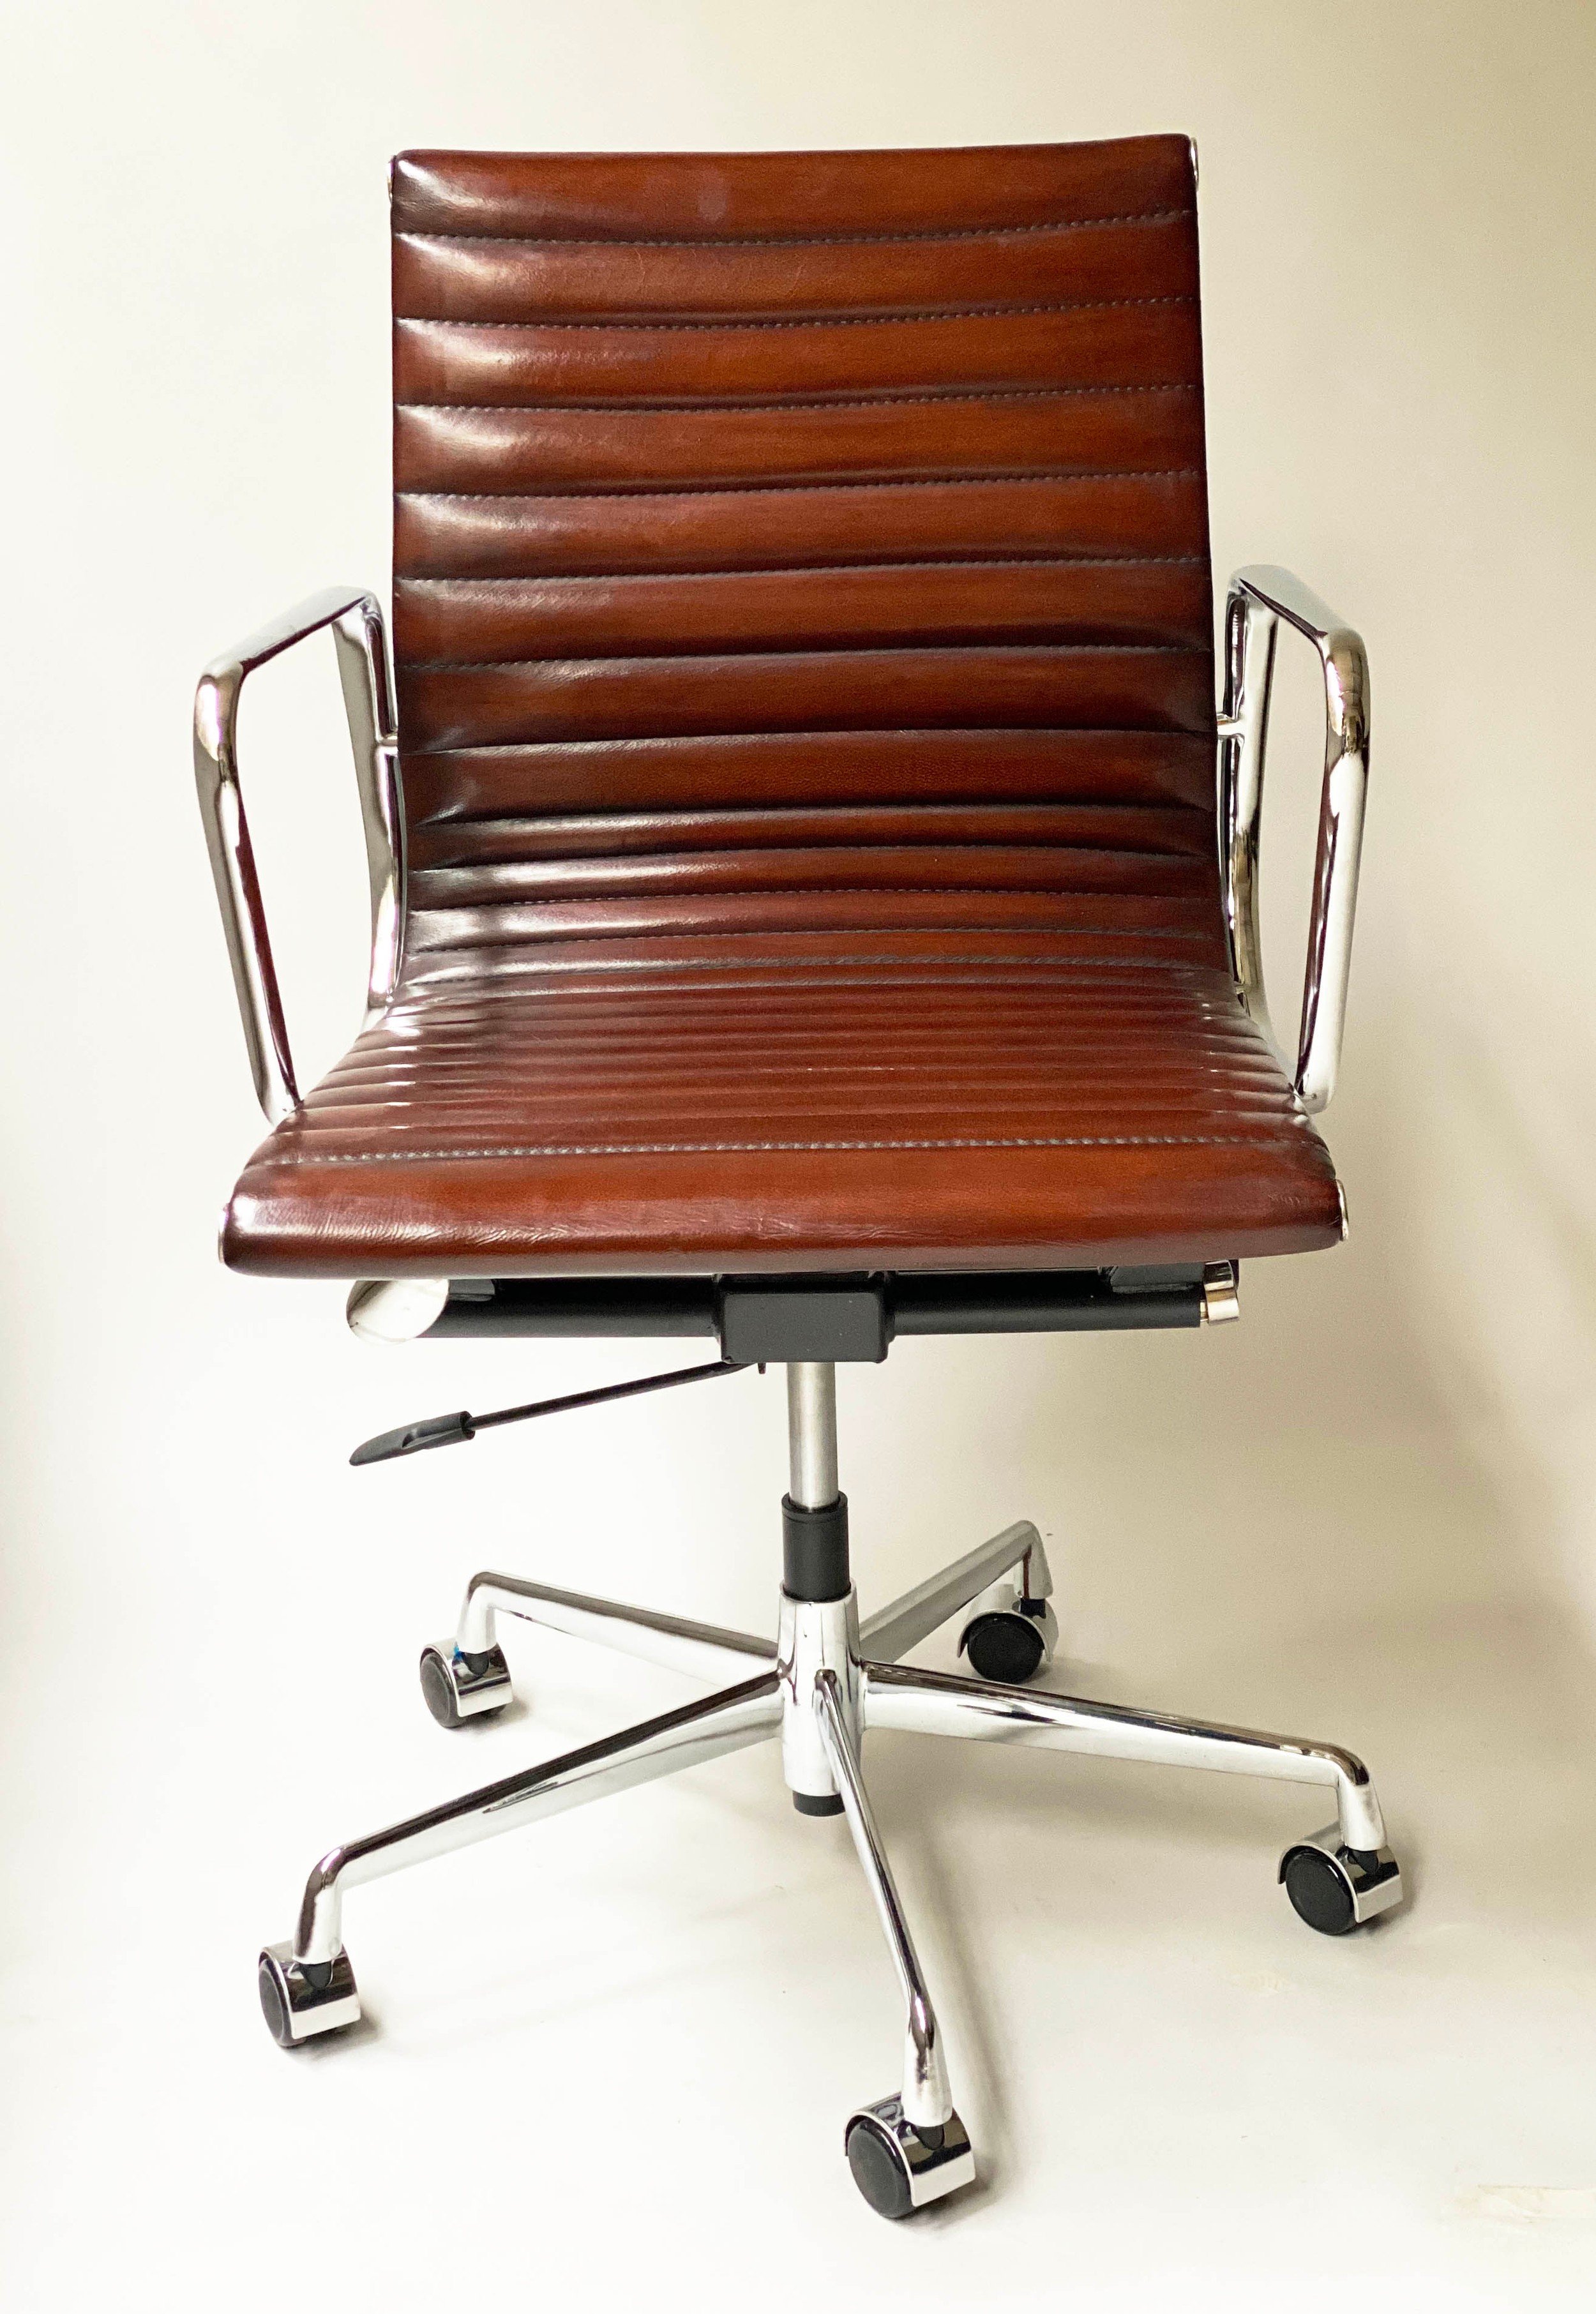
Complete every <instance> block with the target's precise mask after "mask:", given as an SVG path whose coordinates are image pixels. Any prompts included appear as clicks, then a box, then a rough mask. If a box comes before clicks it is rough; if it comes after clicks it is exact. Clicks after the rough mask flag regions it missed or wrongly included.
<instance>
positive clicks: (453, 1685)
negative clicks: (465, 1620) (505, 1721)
mask: <svg viewBox="0 0 1596 2314" xmlns="http://www.w3.org/2000/svg"><path fill="white" fill-rule="evenodd" d="M421 1693H422V1695H423V1697H424V1698H425V1700H426V1703H427V1709H428V1711H430V1712H431V1714H432V1716H433V1718H435V1719H436V1721H437V1724H438V1726H439V1727H464V1725H465V1723H466V1721H467V1720H468V1719H490V1718H492V1717H493V1715H494V1713H495V1712H496V1711H502V1710H503V1709H504V1708H505V1705H506V1704H507V1703H508V1702H509V1701H510V1700H511V1697H512V1695H513V1693H514V1690H513V1689H512V1687H511V1685H510V1667H509V1665H508V1664H507V1663H506V1661H505V1659H504V1656H503V1655H502V1654H501V1653H500V1651H499V1649H498V1647H489V1650H488V1652H487V1654H486V1655H481V1656H467V1655H462V1654H461V1652H460V1650H459V1648H458V1647H423V1649H422V1650H421Z"/></svg>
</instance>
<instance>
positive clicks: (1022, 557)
mask: <svg viewBox="0 0 1596 2314" xmlns="http://www.w3.org/2000/svg"><path fill="white" fill-rule="evenodd" d="M1122 567H1123V568H1124V570H1161V569H1164V568H1166V567H1168V568H1170V569H1175V568H1179V569H1186V568H1190V569H1192V570H1206V569H1207V567H1208V559H1207V557H1206V555H1203V554H970V555H963V554H943V555H930V554H928V555H926V556H925V557H924V558H923V559H922V560H921V561H904V562H763V563H755V564H753V565H751V566H750V567H748V568H747V569H745V570H697V569H693V570H527V571H523V572H520V573H514V572H506V571H502V570H501V571H496V572H495V573H494V574H493V575H492V577H491V578H486V579H472V578H454V577H446V578H440V577H439V576H438V575H437V574H436V572H429V571H419V572H417V573H416V575H415V576H414V577H411V576H410V574H409V573H407V572H405V571H402V570H396V571H395V572H394V574H393V575H394V578H395V579H396V580H397V582H398V583H399V585H401V587H535V586H562V587H563V586H573V587H607V586H610V585H613V582H614V581H615V580H616V579H643V580H652V581H653V582H654V584H655V585H657V586H662V587H676V586H680V585H681V583H682V581H683V579H795V578H825V579H834V578H836V577H838V576H839V575H840V574H842V573H843V572H846V571H850V570H863V571H871V570H1115V569H1119V568H1122Z"/></svg>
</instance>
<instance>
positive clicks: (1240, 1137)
mask: <svg viewBox="0 0 1596 2314" xmlns="http://www.w3.org/2000/svg"><path fill="white" fill-rule="evenodd" d="M335 1129H336V1128H335ZM1276 1137H1278V1136H1276V1135H1270V1134H1265V1133H1098V1134H1089V1133H1088V1134H1073V1133H1069V1134H1038V1135H1025V1136H1022V1135H1013V1136H1012V1137H1009V1136H1004V1137H998V1136H996V1135H994V1136H992V1138H991V1139H974V1138H971V1139H968V1140H945V1141H944V1140H935V1141H900V1140H892V1141H599V1142H584V1141H569V1142H558V1141H557V1142H509V1143H506V1144H504V1145H503V1146H502V1147H486V1148H478V1149H373V1150H369V1151H366V1150H363V1151H360V1152H359V1153H344V1152H341V1151H327V1152H317V1151H313V1150H305V1151H304V1152H300V1151H295V1154H294V1159H293V1161H294V1162H295V1163H296V1164H302V1165H413V1164H427V1163H435V1162H437V1161H447V1162H450V1163H453V1162H454V1161H455V1160H456V1159H458V1158H480V1157H486V1158H490V1159H491V1158H498V1157H675V1156H682V1157H689V1156H710V1155H715V1154H720V1153H726V1154H735V1153H738V1152H746V1153H758V1152H763V1151H780V1150H789V1151H804V1150H816V1151H820V1150H850V1149H1248V1148H1257V1147H1261V1146H1262V1145H1263V1144H1265V1142H1266V1141H1269V1140H1271V1139H1274V1138H1276Z"/></svg>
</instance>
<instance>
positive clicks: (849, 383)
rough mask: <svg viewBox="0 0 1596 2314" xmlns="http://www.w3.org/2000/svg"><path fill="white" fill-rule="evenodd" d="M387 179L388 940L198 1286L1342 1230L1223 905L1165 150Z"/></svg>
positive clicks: (571, 167)
mask: <svg viewBox="0 0 1596 2314" xmlns="http://www.w3.org/2000/svg"><path fill="white" fill-rule="evenodd" d="M392 204H393V234H394V239H393V265H394V273H393V279H394V310H395V322H394V332H395V353H394V378H395V391H394V398H395V411H394V420H395V490H396V499H395V508H396V511H395V547H394V567H395V580H394V638H395V655H396V661H397V674H398V688H399V705H400V743H401V773H402V782H403V791H404V802H405V813H406V841H407V889H406V898H407V914H408V931H407V938H406V948H405V962H404V967H403V971H402V975H401V981H400V985H399V989H398V993H397V995H396V997H395V1000H394V1002H393V1003H392V1007H391V1008H390V1010H389V1011H388V1013H387V1015H386V1016H385V1018H384V1020H382V1021H381V1022H380V1024H379V1025H377V1026H376V1027H375V1028H374V1029H371V1030H370V1031H368V1033H367V1034H366V1036H364V1037H363V1038H361V1039H360V1041H359V1042H358V1043H357V1045H356V1047H354V1049H353V1050H352V1052H350V1053H349V1055H348V1056H347V1057H346V1058H345V1060H344V1061H343V1062H341V1063H340V1064H339V1066H338V1068H336V1069H335V1070H334V1071H333V1072H332V1073H331V1076H330V1077H328V1079H327V1080H326V1081H325V1082H324V1083H323V1084H322V1086H321V1087H319V1088H318V1090H317V1091H315V1092H314V1093H313V1095H312V1096H311V1097H310V1100H309V1101H308V1103H307V1105H306V1107H305V1108H304V1110H303V1111H302V1112H301V1113H300V1114H298V1115H296V1116H295V1117H292V1118H291V1119H289V1121H288V1122H287V1123H285V1124H284V1125H282V1126H279V1127H278V1129H277V1131H276V1132H274V1133H273V1134H272V1135H271V1136H270V1138H269V1140H268V1141H267V1143H266V1144H264V1146H263V1147H262V1148H261V1149H260V1151H258V1152H257V1153H256V1155H255V1156H254V1157H253V1158H252V1159H251V1162H250V1164H249V1166H248V1167H247V1169H246V1170H245V1172H244V1175H243V1177H242V1180H241V1181H240V1183H239V1185H238V1188H237V1190H236V1191H235V1193H234V1198H233V1200H232V1203H231V1205H230V1207H229V1210H228V1214H227V1218H226V1223H225V1232H224V1250H225V1255H226V1258H227V1259H228V1260H229V1261H230V1262H231V1263H232V1264H233V1265H234V1267H239V1268H242V1269H251V1270H258V1271H269V1272H274V1273H278V1274H285V1275H287V1274H294V1275H312V1274H319V1275H334V1276H350V1275H356V1274H358V1275H362V1276H389V1275H401V1274H404V1273H406V1272H418V1273H441V1272H444V1271H448V1272H452V1273H454V1274H455V1275H461V1276H464V1275H473V1274H474V1275H497V1276H535V1275H539V1274H544V1273H554V1272H560V1271H565V1272H575V1273H582V1272H586V1273H589V1274H595V1273H601V1272H617V1271H626V1270H671V1269H677V1270H687V1271H695V1272H703V1271H712V1270H722V1269H735V1270H759V1269H784V1268H785V1269H809V1270H816V1269H826V1268H835V1269H858V1268H860V1267H870V1268H875V1267H901V1268H908V1267H931V1268H957V1267H983V1268H984V1267H994V1266H997V1267H1049V1268H1057V1267H1096V1266H1098V1265H1101V1264H1106V1263H1108V1262H1154V1261H1160V1260H1196V1259H1223V1258H1234V1257H1238V1256H1243V1255H1254V1254H1261V1253H1269V1252H1290V1251H1296V1250H1305V1249H1307V1248H1309V1247H1314V1246H1322V1245H1327V1244H1330V1243H1333V1242H1334V1241H1336V1238H1337V1237H1338V1235H1339V1233H1340V1227H1341V1214H1340V1201H1339V1196H1338V1192H1337V1188H1336V1179H1335V1175H1334V1171H1333V1169H1332V1167H1331V1163H1330V1160H1329V1157H1328V1154H1327V1152H1326V1150H1325V1147H1324V1145H1323V1144H1322V1142H1320V1140H1319V1139H1318V1136H1317V1135H1316V1134H1315V1133H1314V1131H1313V1129H1312V1127H1311V1126H1309V1123H1308V1121H1307V1119H1306V1118H1305V1117H1303V1116H1302V1115H1301V1113H1300V1112H1299V1110H1298V1108H1297V1107H1296V1104H1295V1103H1294V1101H1293V1099H1292V1092H1291V1090H1290V1088H1289V1086H1288V1084H1287V1083H1286V1081H1285V1079H1284V1077H1283V1073H1282V1072H1281V1070H1280V1068H1279V1066H1278V1064H1277V1063H1276V1061H1275V1059H1274V1056H1273V1055H1272V1053H1271V1052H1270V1050H1269V1049H1268V1047H1266V1045H1265V1041H1264V1040H1263V1038H1261V1037H1260V1036H1259V1035H1258V1034H1257V1031H1256V1030H1255V1029H1253V1028H1252V1026H1251V1025H1250V1023H1249V1021H1248V1019H1247V1016H1246V1015H1245V1013H1244V1012H1243V1011H1242V1010H1241V1007H1240V1003H1239V998H1238V994H1237V990H1236V986H1235V984H1234V981H1233V979H1232V976H1231V974H1230V967H1229V963H1228V961H1227V949H1226V942H1225V937H1224V929H1223V925H1222V923H1221V910H1220V901H1219V888H1218V872H1217V839H1216V828H1215V819H1214V795H1213V790H1214V780H1213V773H1214V753H1215V733H1214V679H1213V666H1212V603H1211V592H1210V574H1209V560H1208V532H1207V505H1206V480H1205V463H1204V432H1203V396H1202V360H1201V334H1200V326H1199V314H1198V281H1197V250H1196V232H1195V207H1194V188H1193V181H1192V163H1191V156H1190V152H1189V148H1188V146H1187V145H1186V140H1185V139H1184V138H1177V137H1153V138H1142V139H1134V140H1129V141H1125V142H1122V143H1115V144H1109V145H1098V146H1033V147H1002V148H998V149H995V150H990V151H968V152H954V153H946V152H932V153H864V154H801V155H707V156H706V155H700V156H657V155H644V156H613V155H612V156H584V155H553V156H547V155H545V156H504V155H497V156H496V155H439V154H421V155H407V156H405V157H404V158H402V159H401V160H400V161H399V162H397V163H395V165H394V172H393V184H392Z"/></svg>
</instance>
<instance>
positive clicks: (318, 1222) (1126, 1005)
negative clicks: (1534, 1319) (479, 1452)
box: [223, 930, 1341, 1277]
mask: <svg viewBox="0 0 1596 2314" xmlns="http://www.w3.org/2000/svg"><path fill="white" fill-rule="evenodd" d="M1340 1233H1341V1203H1340V1196H1339V1192H1338V1189H1337V1186H1336V1176H1335V1171H1334V1168H1333V1167H1332V1164H1331V1161H1330V1158H1329V1154H1328V1153H1327V1150H1326V1148H1325V1146H1324V1144H1323V1143H1322V1142H1321V1141H1320V1140H1319V1138H1318V1135H1317V1134H1316V1133H1315V1132H1314V1130H1313V1128H1312V1126H1310V1125H1309V1122H1308V1120H1307V1118H1306V1117H1303V1116H1302V1115H1301V1113H1300V1112H1299V1110H1298V1109H1297V1108H1296V1106H1295V1104H1294V1102H1293V1100H1292V1092H1291V1089H1290V1087H1289V1085H1288V1084H1287V1082H1286V1081H1285V1079H1284V1077H1283V1073H1282V1072H1281V1069H1280V1066H1279V1064H1278V1062H1277V1060H1276V1059H1275V1057H1274V1054H1273V1053H1272V1051H1271V1049H1270V1048H1269V1047H1268V1045H1267V1043H1266V1042H1265V1038H1263V1037H1262V1036H1261V1035H1260V1034H1259V1032H1258V1031H1257V1029H1255V1028H1254V1026H1253V1025H1252V1023H1251V1022H1250V1021H1249V1020H1248V1017H1247V1015H1246V1014H1245V1013H1244V1012H1243V1011H1242V1009H1241V1006H1240V1003H1239V1000H1238V997H1237V993H1236V989H1235V986H1234V985H1233V983H1232V982H1231V980H1230V977H1229V976H1228V974H1227V973H1226V972H1224V971H1223V970H1222V969H1219V968H1215V967H1212V966H1211V965H1208V964H1204V963H1200V962H1193V961H1191V960H1189V959H1188V958H1185V957H1183V956H1181V955H1179V954H1174V955H1171V956H1169V957H1168V958H1163V959H1160V958H1151V957H1148V956H1147V955H1145V954H1138V955H1134V956H1131V957H1127V958H1114V957H1105V956H1104V955H1103V953H1102V950H1101V943H1100V942H1097V943H1093V942H1089V941H1082V940H1081V939H1080V937H1079V936H1077V935H1072V934H1071V933H1066V932H1060V933H1054V934H1049V933H1045V932H1034V931H1028V930H1027V931H1025V932H990V931H989V932H981V933H965V934H951V933H948V932H915V931H896V932H881V931H877V932H869V933H861V932H858V931H853V932H848V931H843V932H832V933H785V934H782V933H766V934H764V935H763V936H762V935H758V934H754V933H746V934H743V933H737V934H728V935H725V936H723V937H721V938H719V939H714V940H710V939H705V938H703V937H702V936H699V937H697V938H692V939H669V938H665V939H659V938H656V939H647V940H636V941H624V940H617V941H609V940H604V939H602V938H601V939H595V940H591V941H559V940H553V941H542V942H540V943H538V944H537V945H536V946H535V949H533V950H531V951H529V950H528V949H527V948H526V947H525V946H520V945H513V946H509V947H506V948H499V949H454V950H448V951H445V952H443V953H441V954H439V955H436V956H434V957H433V958H430V959H428V962H427V963H426V966H425V968H424V969H421V970H419V971H417V972H416V973H414V974H413V976H411V977H410V979H408V980H407V983H406V985H404V987H403V988H402V989H401V994H400V995H399V997H398V999H397V1001H396V1002H395V1003H394V1004H393V1005H392V1008H391V1009H390V1011H389V1012H388V1013H387V1015H386V1016H385V1017H384V1020H382V1021H381V1022H380V1023H379V1024H378V1025H376V1026H375V1027H374V1028H372V1029H369V1030H368V1031H367V1032H366V1034H365V1035H364V1036H362V1037H361V1038H359V1040H358V1041H357V1044H356V1045H355V1046H354V1047H353V1048H352V1049H351V1051H350V1052H349V1053H348V1055H346V1057H345V1058H344V1059H343V1060H342V1061H341V1062H340V1063H339V1065H338V1066H337V1067H336V1068H335V1069H334V1070H333V1071H332V1072H331V1074H330V1075H329V1076H328V1077H327V1078H326V1079H325V1080H324V1081H323V1082H322V1084H321V1085H319V1086H318V1087H317V1089H316V1091H314V1092H313V1093H312V1094H311V1095H310V1097H309V1099H308V1100H307V1102H306V1104H305V1106H304V1109H303V1110H302V1111H301V1113H300V1114H299V1115H297V1116H295V1117H293V1118H291V1119H289V1120H288V1121H287V1122H286V1123H284V1124H282V1125H280V1126H278V1128H277V1130H276V1131H275V1132H274V1133H273V1134H272V1135H270V1137H269V1139H268V1140H267V1141H266V1142H265V1143H264V1144H263V1145H262V1146H261V1147H260V1149H259V1150H258V1151H257V1152H256V1153H255V1155H254V1156H253V1157H252V1158H251V1161H250V1163H249V1165H248V1166H247V1167H246V1169H245V1171H244V1173H243V1176H242V1179H241V1180H240V1182H239V1184H238V1187H237V1188H236V1190H235V1191H234V1196H233V1198H232V1200H231V1202H230V1205H229V1206H228V1210H227V1214H226V1216H225V1223H224V1231H223V1251H224V1255H225V1259H226V1260H227V1261H228V1262H229V1263H230V1264H231V1265H232V1266H233V1267H235V1268H238V1269H243V1270H250V1271H254V1272H257V1273H261V1274H267V1275H274V1276H335V1277H348V1276H371V1277H383V1276H406V1275H423V1276H425V1275H444V1274H445V1273H446V1274H450V1275H454V1276H499V1277H533V1276H555V1275H560V1274H567V1275H578V1276H580V1275H584V1274H586V1275H593V1276H597V1275H604V1274H611V1275H613V1274H624V1273H626V1272H643V1273H648V1272H654V1273H668V1272H679V1273H688V1274H695V1273H696V1274H703V1273H710V1272H719V1271H766V1272H778V1271H783V1270H787V1271H792V1270H811V1271H824V1270H830V1269H835V1270H859V1269H877V1268H896V1269H912V1268H921V1269H958V1268H983V1269H985V1268H994V1267H1001V1268H1009V1267H1013V1268H1027V1267H1036V1268H1070V1267H1083V1268H1084V1267H1100V1266H1105V1265H1107V1264H1109V1263H1114V1262H1124V1263H1143V1262H1156V1261H1166V1260H1183V1261H1192V1260H1217V1259H1237V1258H1240V1257H1243V1256H1252V1255H1257V1254H1265V1253H1289V1252H1299V1251H1304V1250H1309V1249H1310V1248H1313V1247H1318V1246H1326V1245H1330V1244H1334V1243H1335V1242H1336V1241H1337V1240H1338V1238H1339V1236H1340Z"/></svg>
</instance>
